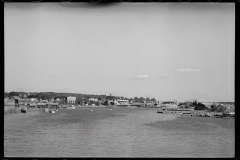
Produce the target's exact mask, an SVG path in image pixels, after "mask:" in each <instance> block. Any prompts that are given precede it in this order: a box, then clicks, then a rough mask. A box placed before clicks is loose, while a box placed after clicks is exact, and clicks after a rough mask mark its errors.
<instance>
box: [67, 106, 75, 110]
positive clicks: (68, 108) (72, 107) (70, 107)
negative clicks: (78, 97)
mask: <svg viewBox="0 0 240 160" xmlns="http://www.w3.org/2000/svg"><path fill="white" fill-rule="evenodd" d="M66 109H75V107H74V106H72V107H67V108H66Z"/></svg>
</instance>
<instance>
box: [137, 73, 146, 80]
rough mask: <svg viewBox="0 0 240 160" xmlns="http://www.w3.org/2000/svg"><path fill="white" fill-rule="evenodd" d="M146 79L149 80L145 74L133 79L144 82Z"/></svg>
mask: <svg viewBox="0 0 240 160" xmlns="http://www.w3.org/2000/svg"><path fill="white" fill-rule="evenodd" d="M147 78H149V76H148V75H147V74H144V75H137V76H136V77H134V79H136V80H144V79H147Z"/></svg>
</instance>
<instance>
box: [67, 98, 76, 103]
mask: <svg viewBox="0 0 240 160" xmlns="http://www.w3.org/2000/svg"><path fill="white" fill-rule="evenodd" d="M76 99H77V98H76V97H73V96H68V97H66V103H68V104H75V103H76Z"/></svg>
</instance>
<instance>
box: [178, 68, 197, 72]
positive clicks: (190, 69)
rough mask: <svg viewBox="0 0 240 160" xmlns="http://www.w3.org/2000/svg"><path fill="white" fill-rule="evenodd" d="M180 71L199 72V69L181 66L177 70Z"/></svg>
mask: <svg viewBox="0 0 240 160" xmlns="http://www.w3.org/2000/svg"><path fill="white" fill-rule="evenodd" d="M177 71H178V72H199V71H200V70H199V69H192V68H180V69H178V70H177Z"/></svg>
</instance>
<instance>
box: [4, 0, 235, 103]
mask: <svg viewBox="0 0 240 160" xmlns="http://www.w3.org/2000/svg"><path fill="white" fill-rule="evenodd" d="M234 52H235V4H234V3H118V4H107V5H99V6H98V5H91V4H88V3H77V4H76V3H75V4H74V3H4V80H5V81H4V89H5V92H11V91H23V92H65V93H66V92H67V93H81V94H95V95H109V94H110V93H111V94H112V95H115V96H124V97H128V98H133V97H144V98H146V97H149V98H155V99H156V100H158V101H168V100H174V99H175V100H178V101H187V100H192V99H197V100H198V101H202V102H216V101H218V102H219V101H221V102H223V101H235V81H234V80H235V54H234Z"/></svg>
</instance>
